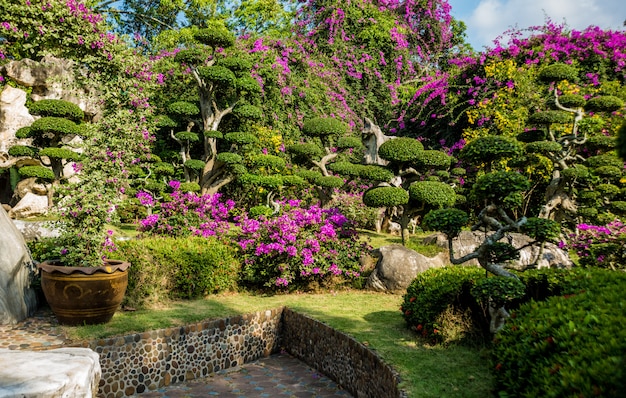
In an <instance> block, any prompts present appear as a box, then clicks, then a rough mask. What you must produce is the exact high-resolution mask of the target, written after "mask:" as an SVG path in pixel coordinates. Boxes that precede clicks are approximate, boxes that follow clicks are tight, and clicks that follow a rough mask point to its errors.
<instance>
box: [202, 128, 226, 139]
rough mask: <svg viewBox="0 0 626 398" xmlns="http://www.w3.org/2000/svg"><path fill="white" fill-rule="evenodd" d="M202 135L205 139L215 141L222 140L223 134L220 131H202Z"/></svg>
mask: <svg viewBox="0 0 626 398" xmlns="http://www.w3.org/2000/svg"><path fill="white" fill-rule="evenodd" d="M202 134H203V135H204V136H205V137H206V138H217V139H221V138H224V134H223V133H222V132H221V131H217V130H209V131H203V132H202Z"/></svg>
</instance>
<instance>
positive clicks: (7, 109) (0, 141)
mask: <svg viewBox="0 0 626 398" xmlns="http://www.w3.org/2000/svg"><path fill="white" fill-rule="evenodd" d="M34 121H35V118H34V117H32V116H31V115H30V113H28V108H26V92H25V91H24V90H20V89H19V88H14V87H11V86H4V89H3V90H2V92H0V152H6V151H7V150H8V149H9V148H10V147H12V146H13V145H14V144H15V143H16V141H17V138H15V132H16V131H17V130H19V129H20V128H22V127H26V126H30V125H31V124H32V123H33V122H34Z"/></svg>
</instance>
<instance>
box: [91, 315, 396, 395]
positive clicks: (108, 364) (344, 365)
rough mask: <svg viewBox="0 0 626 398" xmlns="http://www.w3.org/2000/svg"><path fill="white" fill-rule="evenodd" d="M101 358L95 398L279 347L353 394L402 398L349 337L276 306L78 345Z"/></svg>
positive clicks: (186, 376) (378, 363)
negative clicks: (98, 384)
mask: <svg viewBox="0 0 626 398" xmlns="http://www.w3.org/2000/svg"><path fill="white" fill-rule="evenodd" d="M81 346H82V347H88V348H91V349H92V350H94V351H95V352H97V353H98V354H99V356H100V365H101V368H102V378H101V379H100V388H99V395H98V396H99V397H106V398H109V397H115V398H119V397H127V396H132V395H134V394H141V393H142V392H145V391H150V390H155V389H157V388H160V387H163V386H168V385H170V384H174V383H180V382H184V381H188V380H193V379H196V378H202V377H206V376H208V375H210V374H211V373H213V372H217V371H219V370H222V369H228V368H230V367H235V366H240V365H243V364H245V363H248V362H252V361H254V360H257V359H259V358H262V357H267V356H269V355H270V354H273V353H277V352H278V351H279V350H281V349H282V350H285V351H287V352H288V353H289V354H291V355H293V356H294V357H296V358H298V359H299V360H301V361H303V362H305V363H307V364H308V365H309V366H311V367H313V368H315V369H317V370H319V371H320V372H322V373H324V374H325V375H327V376H328V377H330V378H331V379H333V380H334V381H335V382H337V383H338V384H340V385H341V386H342V387H343V388H344V389H346V390H347V391H349V392H350V393H351V394H352V395H354V396H355V397H372V398H377V397H385V398H387V397H389V398H393V397H404V396H405V395H404V393H403V392H402V391H400V390H399V388H398V383H399V378H398V376H397V374H396V373H395V372H394V371H393V369H392V368H391V367H390V366H388V365H386V364H385V363H384V362H383V361H382V359H381V358H379V357H378V356H377V355H376V354H375V353H373V352H372V351H370V350H369V349H367V347H365V346H364V345H362V344H361V343H359V342H357V341H356V340H354V339H353V338H351V337H349V336H346V335H345V334H343V333H340V332H338V331H336V330H334V329H332V328H330V327H328V326H326V325H324V324H323V323H321V322H319V321H316V320H314V319H312V318H309V317H306V316H304V315H301V314H298V313H296V312H293V311H291V310H289V309H287V308H278V309H274V310H268V311H263V312H257V313H254V314H248V315H242V316H235V317H231V318H225V319H217V320H210V321H205V322H200V323H197V324H194V325H187V326H183V327H176V328H168V329H161V330H155V331H150V332H144V333H137V334H133V335H128V336H122V337H115V338H110V339H100V340H94V341H90V342H85V343H83V344H81Z"/></svg>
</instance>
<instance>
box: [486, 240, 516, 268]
mask: <svg viewBox="0 0 626 398" xmlns="http://www.w3.org/2000/svg"><path fill="white" fill-rule="evenodd" d="M519 257H520V254H519V251H518V250H517V249H515V246H513V245H511V244H510V243H506V242H494V243H492V244H490V245H488V246H487V259H488V261H489V262H490V263H492V264H502V263H505V262H507V261H513V260H518V259H519Z"/></svg>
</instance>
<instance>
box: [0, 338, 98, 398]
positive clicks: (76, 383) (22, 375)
mask: <svg viewBox="0 0 626 398" xmlns="http://www.w3.org/2000/svg"><path fill="white" fill-rule="evenodd" d="M101 377H102V369H101V368H100V358H99V356H98V354H97V353H96V352H94V351H92V350H90V349H89V348H74V347H66V348H58V349H55V350H47V351H19V350H8V349H0V398H18V397H19V398H31V397H32V398H61V397H63V398H70V397H81V398H92V397H95V396H96V394H97V393H98V383H100V378H101Z"/></svg>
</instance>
